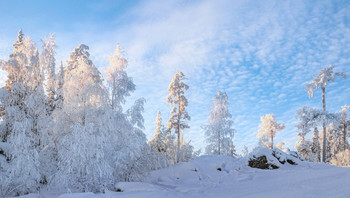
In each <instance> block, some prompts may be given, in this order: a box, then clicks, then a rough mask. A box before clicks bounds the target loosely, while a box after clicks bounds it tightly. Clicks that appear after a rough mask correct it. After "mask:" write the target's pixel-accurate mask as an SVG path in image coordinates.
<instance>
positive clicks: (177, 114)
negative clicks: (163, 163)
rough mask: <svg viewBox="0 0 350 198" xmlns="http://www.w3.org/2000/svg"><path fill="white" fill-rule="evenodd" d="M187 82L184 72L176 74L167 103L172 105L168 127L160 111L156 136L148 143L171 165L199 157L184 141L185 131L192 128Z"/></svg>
mask: <svg viewBox="0 0 350 198" xmlns="http://www.w3.org/2000/svg"><path fill="white" fill-rule="evenodd" d="M184 80H186V78H185V75H184V74H183V73H182V72H176V73H175V75H174V77H173V79H172V81H171V83H170V85H169V87H168V91H169V96H168V98H167V103H168V104H170V105H172V109H171V111H170V113H171V116H170V118H169V120H168V122H167V124H168V126H167V127H165V126H164V125H163V124H162V118H161V113H160V112H159V111H158V114H157V117H156V129H155V133H156V134H155V135H154V137H153V139H152V140H151V141H149V142H148V144H149V145H150V147H151V148H152V149H153V150H154V151H156V152H159V153H162V154H164V155H165V156H166V157H167V159H169V160H170V162H171V163H173V164H174V163H178V162H181V161H188V160H190V159H193V158H194V157H195V156H198V155H199V153H200V150H199V151H196V152H194V148H193V146H192V145H190V142H186V141H184V139H183V133H184V132H185V129H188V128H190V126H189V125H188V123H186V120H187V121H190V120H191V117H190V116H189V114H188V112H187V111H186V107H187V106H188V101H187V98H186V97H185V91H187V90H188V88H189V86H188V85H187V84H185V83H184Z"/></svg>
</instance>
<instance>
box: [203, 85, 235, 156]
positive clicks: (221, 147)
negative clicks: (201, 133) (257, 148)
mask: <svg viewBox="0 0 350 198" xmlns="http://www.w3.org/2000/svg"><path fill="white" fill-rule="evenodd" d="M213 99H214V101H213V107H212V109H211V113H210V115H209V118H208V124H207V125H205V126H204V130H205V135H206V141H207V143H208V145H207V147H206V153H207V154H216V155H233V153H232V152H234V146H233V142H232V139H233V136H234V133H235V129H233V128H232V124H233V121H232V115H231V114H230V112H229V110H228V107H229V103H228V98H227V94H226V93H225V92H220V91H218V93H217V94H216V95H215V96H214V97H213Z"/></svg>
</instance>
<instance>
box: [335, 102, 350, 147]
mask: <svg viewBox="0 0 350 198" xmlns="http://www.w3.org/2000/svg"><path fill="white" fill-rule="evenodd" d="M349 109H350V106H348V105H345V106H343V107H342V110H341V111H340V114H341V119H340V123H339V126H338V128H339V131H340V134H341V137H342V138H341V139H342V140H341V143H340V144H341V145H340V147H341V148H340V150H341V151H344V150H346V149H350V145H349V142H348V137H350V134H349V131H350V119H349V118H348V113H347V112H348V111H349Z"/></svg>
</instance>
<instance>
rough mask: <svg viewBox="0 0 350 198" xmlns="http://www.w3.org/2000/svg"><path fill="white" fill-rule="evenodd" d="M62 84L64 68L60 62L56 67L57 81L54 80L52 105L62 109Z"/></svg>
mask: <svg viewBox="0 0 350 198" xmlns="http://www.w3.org/2000/svg"><path fill="white" fill-rule="evenodd" d="M63 84H64V69H63V63H62V61H61V62H60V67H59V69H58V74H57V81H56V98H55V104H54V106H55V107H56V108H57V109H62V107H63Z"/></svg>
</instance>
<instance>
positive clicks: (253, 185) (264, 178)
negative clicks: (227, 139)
mask: <svg viewBox="0 0 350 198" xmlns="http://www.w3.org/2000/svg"><path fill="white" fill-rule="evenodd" d="M261 156H265V157H266V161H267V162H268V163H269V164H273V165H276V166H278V167H279V168H278V169H270V168H269V169H259V168H252V167H250V166H249V161H251V160H252V159H257V158H259V157H261ZM288 160H292V161H293V163H295V164H292V163H290V162H288ZM283 162H284V163H283ZM349 178H350V168H343V167H335V166H331V165H326V164H317V163H310V162H306V161H302V158H299V156H298V155H295V153H293V152H289V153H283V152H282V151H280V150H278V149H274V150H269V149H259V150H257V151H255V152H253V153H251V154H249V155H248V156H246V157H242V158H232V157H229V156H213V155H205V156H200V157H198V158H196V159H194V160H192V161H189V162H182V163H178V164H175V165H173V166H170V167H168V168H164V169H160V170H156V171H153V172H151V173H150V175H149V176H148V177H147V178H145V180H144V181H143V182H119V183H117V184H116V185H115V189H111V190H112V191H106V192H105V193H103V194H102V193H101V194H93V193H91V192H87V193H68V194H67V193H66V192H67V190H62V191H61V193H57V192H55V193H53V192H52V190H51V191H50V190H47V191H42V192H40V193H39V194H30V195H27V196H26V197H61V198H80V197H106V198H107V197H118V198H119V197H125V198H129V197H146V198H148V197H152V198H157V197H166V198H173V197H174V198H175V197H176V198H179V197H191V198H197V197H198V198H204V197H230V198H232V197H269V198H274V197H278V198H280V197H287V198H288V197H319V198H322V197H348V196H349V195H350V188H349V186H350V180H349Z"/></svg>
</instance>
